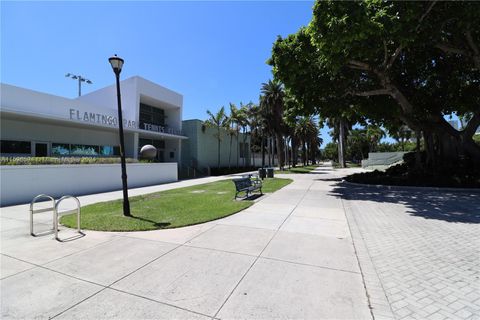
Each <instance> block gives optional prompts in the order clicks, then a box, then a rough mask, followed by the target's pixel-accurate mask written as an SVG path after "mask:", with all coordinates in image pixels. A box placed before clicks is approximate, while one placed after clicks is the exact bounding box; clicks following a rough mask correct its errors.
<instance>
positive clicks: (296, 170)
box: [275, 165, 318, 173]
mask: <svg viewBox="0 0 480 320" xmlns="http://www.w3.org/2000/svg"><path fill="white" fill-rule="evenodd" d="M317 167H318V166H317V165H313V166H305V167H295V168H290V169H287V168H285V170H283V171H280V170H275V173H309V172H311V171H312V170H314V169H315V168H317Z"/></svg>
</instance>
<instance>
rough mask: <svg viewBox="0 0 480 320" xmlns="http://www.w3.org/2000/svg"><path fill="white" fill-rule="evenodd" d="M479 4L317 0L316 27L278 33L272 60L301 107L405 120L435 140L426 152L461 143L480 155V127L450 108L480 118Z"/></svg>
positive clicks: (333, 114) (445, 154)
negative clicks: (474, 141)
mask: <svg viewBox="0 0 480 320" xmlns="http://www.w3.org/2000/svg"><path fill="white" fill-rule="evenodd" d="M479 10H480V3H478V2H473V1H472V2H439V1H436V2H435V1H429V2H402V1H377V0H365V1H317V2H316V3H315V6H314V9H313V19H312V21H311V23H310V24H309V26H308V27H306V28H301V29H300V30H299V31H298V32H297V33H296V34H292V35H289V36H288V37H286V38H282V37H279V38H278V39H277V41H276V42H275V44H274V46H273V48H272V57H271V59H270V60H269V61H268V63H269V64H270V65H272V67H273V73H274V75H275V78H276V79H279V80H280V81H282V82H283V83H284V85H285V90H286V92H287V94H288V95H289V96H291V97H292V98H291V99H290V100H292V101H294V102H295V103H292V105H293V106H292V107H291V108H292V109H294V110H293V111H290V112H293V113H294V114H297V115H298V114H301V113H302V112H303V114H306V115H308V114H312V113H319V114H320V116H321V117H322V118H324V119H325V118H338V117H341V118H344V119H350V121H353V123H355V122H363V121H365V119H369V120H370V121H373V123H376V124H379V125H381V126H382V127H384V128H386V129H389V131H390V130H393V128H398V127H399V123H400V125H401V124H404V125H408V126H409V127H410V128H411V129H413V130H415V131H423V132H424V134H427V135H429V136H430V137H432V138H431V139H429V140H427V141H429V143H430V146H429V148H427V151H428V153H429V157H427V159H434V158H438V159H451V158H453V159H458V155H459V152H460V151H459V150H463V151H462V152H464V153H466V154H469V155H470V156H471V157H476V158H477V159H478V158H479V157H480V149H478V148H475V147H476V146H475V145H473V146H472V145H471V144H469V143H470V141H471V136H472V135H473V131H474V130H473V131H472V130H465V131H464V132H462V133H458V132H455V131H454V130H452V128H451V127H449V126H448V123H447V122H446V121H445V119H444V118H443V115H444V114H451V113H455V114H457V115H458V116H459V117H460V118H468V119H470V122H469V124H468V125H467V126H470V127H473V128H476V126H478V124H479V123H480V111H479V108H478V106H479V105H480V90H478V85H479V80H478V79H480V54H479V51H478V47H479V43H480V29H479V28H477V27H476V26H477V25H478V21H479V20H478V19H479V12H480V11H479ZM466 114H468V115H473V116H471V117H470V116H469V117H463V115H466ZM460 135H463V136H464V137H460ZM465 135H467V136H465ZM370 137H371V138H373V139H374V140H376V143H378V142H379V141H380V139H378V137H379V135H377V134H375V135H370ZM405 140H406V139H405ZM372 142H373V141H372V139H370V143H371V146H372V147H373V146H374V144H372ZM455 150H456V151H455ZM449 152H450V153H449ZM455 152H456V154H455ZM445 161H447V160H445ZM447 162H448V161H447Z"/></svg>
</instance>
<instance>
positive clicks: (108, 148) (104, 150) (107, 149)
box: [100, 146, 114, 157]
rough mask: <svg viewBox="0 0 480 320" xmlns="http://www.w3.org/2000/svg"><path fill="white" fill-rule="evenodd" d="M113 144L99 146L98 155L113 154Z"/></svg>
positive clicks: (108, 155)
mask: <svg viewBox="0 0 480 320" xmlns="http://www.w3.org/2000/svg"><path fill="white" fill-rule="evenodd" d="M113 148H114V147H113V146H100V155H101V156H103V157H110V156H113Z"/></svg>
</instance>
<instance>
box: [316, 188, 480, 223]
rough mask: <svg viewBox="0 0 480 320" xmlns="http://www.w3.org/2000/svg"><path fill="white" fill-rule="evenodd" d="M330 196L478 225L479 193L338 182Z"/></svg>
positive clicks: (479, 220)
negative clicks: (401, 208) (388, 205)
mask: <svg viewBox="0 0 480 320" xmlns="http://www.w3.org/2000/svg"><path fill="white" fill-rule="evenodd" d="M324 180H327V181H336V180H335V179H324ZM331 194H332V195H334V196H337V197H340V198H342V199H345V200H357V201H373V202H381V203H395V204H402V205H404V206H405V207H406V208H407V213H408V214H410V215H412V216H416V217H422V218H424V219H435V220H443V221H447V222H457V223H475V224H478V223H480V193H476V192H469V191H453V192H452V191H448V190H445V191H441V190H439V191H436V190H427V189H418V190H413V189H405V188H403V189H402V187H390V188H387V187H385V188H382V187H372V186H363V185H351V184H348V183H344V182H338V183H336V184H335V185H334V188H333V190H332V191H331Z"/></svg>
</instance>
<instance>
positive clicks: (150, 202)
mask: <svg viewBox="0 0 480 320" xmlns="http://www.w3.org/2000/svg"><path fill="white" fill-rule="evenodd" d="M290 182H292V180H291V179H280V178H274V179H265V180H264V181H263V188H262V191H263V192H264V193H270V192H274V191H276V190H278V189H280V188H282V187H284V186H286V185H287V184H289V183H290ZM234 197H235V185H234V184H233V182H232V181H231V180H224V181H217V182H212V183H207V184H201V185H197V186H193V187H187V188H179V189H173V190H168V191H162V192H157V193H151V194H147V195H142V196H136V197H131V198H130V210H131V213H132V215H133V217H125V216H123V207H122V203H123V201H122V200H115V201H108V202H101V203H96V204H92V205H88V206H85V207H82V213H81V227H82V229H87V230H102V231H140V230H155V229H168V228H178V227H183V226H188V225H193V224H198V223H202V222H207V221H211V220H215V219H218V218H222V217H226V216H229V215H231V214H234V213H236V212H238V211H241V210H243V209H245V208H248V207H249V206H251V205H252V204H253V201H249V200H241V201H238V200H234ZM61 223H62V224H63V225H65V226H67V227H71V228H74V227H76V225H77V223H76V219H75V215H67V216H64V217H62V218H61Z"/></svg>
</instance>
